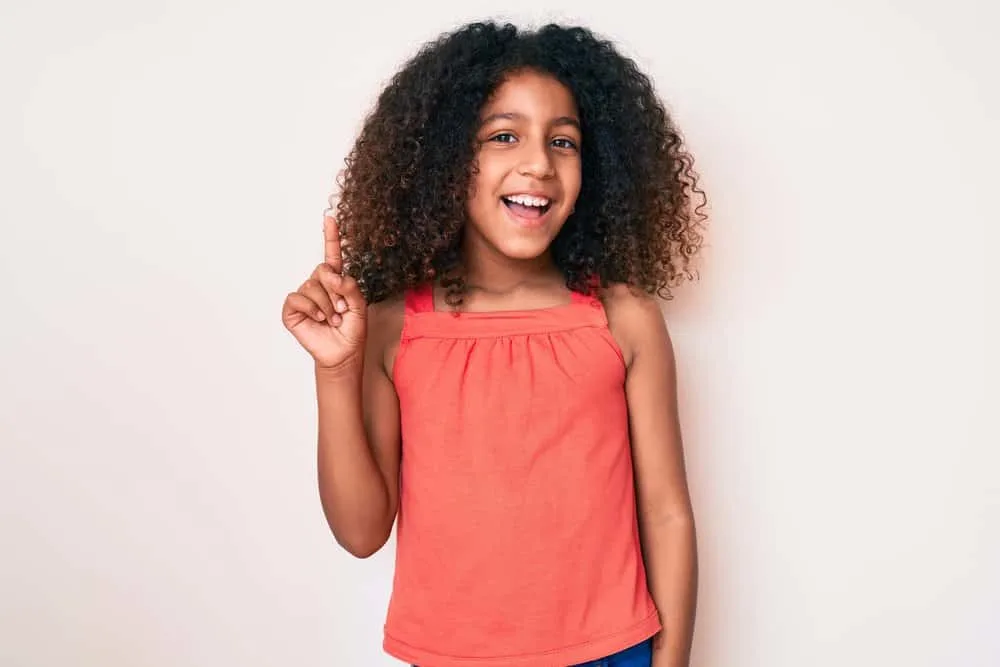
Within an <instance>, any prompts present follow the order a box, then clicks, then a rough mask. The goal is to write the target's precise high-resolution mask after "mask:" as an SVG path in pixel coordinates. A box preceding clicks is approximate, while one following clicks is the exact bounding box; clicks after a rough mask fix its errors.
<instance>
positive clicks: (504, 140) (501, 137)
mask: <svg viewBox="0 0 1000 667" xmlns="http://www.w3.org/2000/svg"><path fill="white" fill-rule="evenodd" d="M490 141H496V142H498V143H501V144H509V143H511V142H513V141H514V135H513V134H511V133H510V132H501V133H500V134H496V135H494V136H492V137H490Z"/></svg>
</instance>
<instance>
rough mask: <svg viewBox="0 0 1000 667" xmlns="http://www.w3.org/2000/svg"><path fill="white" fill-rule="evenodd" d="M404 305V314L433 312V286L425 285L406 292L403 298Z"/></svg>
mask: <svg viewBox="0 0 1000 667" xmlns="http://www.w3.org/2000/svg"><path fill="white" fill-rule="evenodd" d="M403 299H404V301H405V303H406V314H407V315H413V314H416V313H429V312H431V311H433V310H434V285H433V283H425V284H423V285H420V286H419V287H414V288H411V289H408V290H406V294H405V296H404V297H403Z"/></svg>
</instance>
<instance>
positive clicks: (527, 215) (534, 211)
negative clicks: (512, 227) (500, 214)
mask: <svg viewBox="0 0 1000 667" xmlns="http://www.w3.org/2000/svg"><path fill="white" fill-rule="evenodd" d="M501 201H502V202H503V205H504V208H505V209H506V210H507V215H508V216H509V217H510V218H511V220H513V222H514V223H515V224H517V225H518V226H520V227H540V226H542V225H543V224H545V221H546V220H547V219H548V215H547V214H548V213H549V211H551V210H552V201H551V200H550V201H549V203H548V204H545V205H544V206H526V205H524V204H518V203H516V202H512V201H510V200H509V199H507V198H506V197H501Z"/></svg>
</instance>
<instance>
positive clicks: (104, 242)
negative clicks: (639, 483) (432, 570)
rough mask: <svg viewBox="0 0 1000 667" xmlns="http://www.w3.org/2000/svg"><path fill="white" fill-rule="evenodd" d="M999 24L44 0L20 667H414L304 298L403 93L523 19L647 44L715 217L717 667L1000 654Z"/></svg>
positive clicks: (39, 36) (21, 78)
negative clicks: (330, 465)
mask: <svg viewBox="0 0 1000 667" xmlns="http://www.w3.org/2000/svg"><path fill="white" fill-rule="evenodd" d="M989 5H990V3H988V2H986V0H983V1H982V2H974V1H973V0H953V1H951V2H947V3H945V2H938V3H932V2H918V1H913V0H877V1H876V0H866V1H864V2H862V1H861V0H851V1H847V2H845V1H839V2H834V1H833V0H828V1H820V2H793V1H792V0H785V1H782V0H758V1H756V2H739V1H737V0H728V1H724V0H715V1H705V2H687V3H655V4H650V5H648V6H647V7H646V8H642V7H641V5H639V4H638V3H627V2H618V1H616V2H607V3H596V2H592V3H569V2H564V3H562V4H561V5H557V4H555V3H548V4H546V5H545V7H546V9H544V10H541V9H539V3H535V2H530V3H529V2H513V1H512V2H506V3H502V5H497V4H492V3H486V2H473V1H471V0H466V1H463V2H454V1H451V2H445V1H443V0H442V1H440V2H429V3H415V2H414V3H407V4H405V5H401V6H392V5H388V4H384V3H377V2H369V3H360V4H358V5H351V6H344V5H341V4H338V3H336V2H322V3H321V2H305V1H295V0H285V1H283V2H280V3H279V2H272V3H261V2H252V3H248V2H236V1H235V0H232V1H229V2H226V1H222V0H199V1H198V2H193V1H187V2H143V3H137V2H111V1H109V0H98V1H95V2H89V3H70V2H44V1H37V2H31V3H28V2H27V1H26V0H21V1H20V2H16V1H15V2H10V1H9V0H8V2H5V3H4V5H3V8H2V10H0V62H2V63H3V64H2V65H0V71H2V86H0V96H2V102H3V103H2V104H0V169H2V171H0V178H2V186H0V189H2V193H3V194H2V196H0V216H2V230H3V237H2V238H3V240H2V241H0V261H2V264H0V305H2V318H3V320H2V321H3V326H2V327H0V351H2V366H0V441H2V459H0V520H2V527H0V531H2V532H0V535H2V540H3V542H2V547H0V664H3V665H5V666H10V667H49V666H52V667H55V666H57V665H59V666H61V665H88V666H89V665H94V666H102V667H104V666H107V667H125V666H128V667H133V666H143V667H176V666H178V665H184V666H200V665H205V666H208V665H212V666H216V665H241V666H243V667H251V666H253V667H258V666H260V667H263V666H271V665H298V666H302V667H306V666H321V665H337V666H341V665H346V666H349V667H352V666H362V667H366V666H369V665H386V666H389V665H393V664H398V663H396V662H395V661H393V660H391V659H389V658H388V657H385V656H384V655H383V654H382V652H381V628H382V622H383V618H384V612H385V605H386V602H387V599H388V595H389V586H390V577H391V572H392V554H393V544H392V543H391V542H390V544H389V545H387V547H386V548H385V549H384V550H383V551H382V552H380V553H379V554H377V555H376V556H375V557H373V558H372V559H370V560H366V561H358V560H354V559H352V558H351V557H350V556H348V555H346V554H345V553H344V552H342V551H341V550H339V549H338V548H337V547H336V545H335V543H334V542H333V540H332V538H331V536H330V534H329V531H328V529H327V528H326V525H325V523H324V521H323V517H322V513H321V510H320V505H319V501H318V497H317V492H316V489H315V452H314V447H315V405H314V396H313V387H312V379H311V366H310V363H309V359H308V357H307V355H306V354H305V353H304V352H303V351H302V350H301V349H299V348H298V346H297V345H296V344H295V342H294V341H293V339H292V338H291V336H290V335H288V334H287V333H286V332H285V331H284V329H283V328H282V326H281V323H280V318H279V313H280V307H281V302H282V300H283V298H284V295H285V294H286V293H287V292H288V291H290V290H292V289H294V288H295V287H296V286H297V285H298V284H299V283H300V282H301V280H302V279H303V278H304V277H305V276H306V275H307V274H308V272H309V271H310V270H311V269H312V268H313V266H314V265H315V264H316V263H317V262H318V261H320V260H321V258H322V255H321V215H322V211H323V210H324V208H325V207H326V197H327V195H328V194H329V193H330V191H331V188H332V184H333V178H334V176H335V174H336V172H337V171H338V170H339V169H340V168H341V167H342V165H343V156H344V155H345V153H346V151H347V150H348V148H349V146H350V144H351V142H352V140H353V138H354V135H355V132H356V131H357V129H358V127H359V125H360V122H361V120H362V118H363V116H364V114H365V112H366V111H367V110H368V108H369V107H370V105H371V103H372V101H373V99H374V97H375V95H376V94H377V92H378V90H379V89H380V87H381V86H382V85H383V84H384V83H385V81H386V80H387V79H388V77H389V76H390V75H391V74H392V72H393V71H394V70H395V68H396V67H398V66H399V65H400V64H401V63H402V62H403V61H404V60H405V58H407V57H408V56H410V55H411V54H412V53H413V52H414V50H415V49H416V48H417V47H418V46H419V44H420V43H422V42H423V41H425V40H427V39H430V38H432V37H434V36H435V35H437V34H438V33H440V32H442V31H444V30H447V29H450V28H452V27H455V26H456V25H457V24H459V23H461V22H464V21H465V20H469V19H476V18H487V17H494V16H495V17H499V18H512V19H515V20H517V21H519V22H526V23H527V24H528V25H537V24H539V23H540V22H543V21H546V20H564V21H569V22H582V23H584V24H586V25H589V26H590V27H592V28H594V29H596V30H597V31H599V32H601V33H602V34H604V35H606V36H608V37H611V38H612V39H614V40H616V41H617V42H618V43H619V44H620V46H621V48H622V49H623V50H624V51H625V52H626V53H627V54H628V55H631V56H633V57H635V58H636V59H637V61H638V62H639V64H640V66H641V67H643V68H644V69H645V70H646V71H647V72H648V73H649V74H650V75H651V76H652V77H653V78H654V80H655V81H656V83H657V86H658V89H659V90H660V92H661V94H662V95H663V97H664V98H665V99H666V101H667V102H668V104H669V106H670V108H671V110H672V111H673V113H674V115H675V117H676V119H677V120H678V122H679V123H680V125H681V127H682V129H683V131H684V132H685V134H686V136H687V139H688V143H689V146H690V148H691V150H692V151H693V152H694V153H695V156H696V159H697V161H698V162H697V166H698V168H699V170H700V172H701V174H702V176H703V184H704V186H705V187H706V188H707V189H708V191H709V195H710V197H711V203H712V210H711V214H712V221H711V227H710V230H709V244H710V245H709V247H708V248H707V249H706V253H705V257H704V260H703V263H702V270H701V280H700V281H699V282H698V283H695V284H693V285H689V286H687V287H685V288H683V289H682V290H680V291H679V292H678V296H677V299H676V300H675V301H673V302H671V303H670V304H669V305H667V306H666V308H665V313H666V316H667V318H668V322H669V326H670V329H671V331H672V333H673V336H674V341H675V346H676V352H677V355H678V358H679V364H680V382H681V390H682V394H683V400H682V405H681V408H682V420H683V426H684V431H685V440H686V446H687V452H688V466H689V474H690V478H691V485H692V491H693V494H694V501H695V507H696V512H697V519H698V528H699V546H700V551H701V592H700V601H699V612H698V622H697V637H696V646H695V656H694V661H693V665H692V667H802V666H803V665H808V666H810V667H825V666H830V667H833V666H840V665H864V666H872V667H875V666H878V667H882V666H884V665H907V666H908V667H923V666H932V665H933V666H940V667H944V666H948V667H951V666H953V665H962V666H963V667H987V666H993V667H995V666H996V665H998V664H1000V639H998V635H997V630H998V628H1000V484H998V481H997V480H998V473H1000V455H998V453H997V450H998V445H1000V437H998V433H997V394H996V389H997V385H996V377H997V373H998V371H1000V368H998V364H997V361H998V357H997V354H996V352H995V346H996V344H997V341H998V340H1000V335H998V327H997V311H996V304H997V302H998V301H1000V299H998V298H997V294H996V291H995V288H996V286H997V282H998V276H997V273H996V269H995V268H994V267H993V266H992V265H990V264H989V262H991V261H992V259H993V256H994V253H995V252H996V250H995V249H996V247H997V243H998V241H1000V239H998V237H997V234H996V231H995V227H996V225H997V223H998V218H1000V216H998V210H997V206H996V203H995V197H996V187H995V182H996V180H997V176H998V174H997V168H996V160H997V155H998V154H1000V153H998V143H997V132H996V130H997V127H996V121H997V114H998V111H1000V106H998V91H997V86H996V71H995V63H996V62H998V61H1000V53H998V48H997V46H996V40H995V36H996V31H997V16H996V10H995V9H994V8H992V7H990V6H989ZM654 6H655V9H654ZM990 292H992V294H991V295H990V296H988V294H990ZM595 492H596V493H599V492H600V490H599V489H597V490H595Z"/></svg>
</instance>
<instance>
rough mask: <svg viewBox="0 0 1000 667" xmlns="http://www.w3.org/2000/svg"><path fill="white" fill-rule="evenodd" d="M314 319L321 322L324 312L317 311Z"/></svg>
mask: <svg viewBox="0 0 1000 667" xmlns="http://www.w3.org/2000/svg"><path fill="white" fill-rule="evenodd" d="M316 319H317V320H319V321H320V322H322V321H323V320H325V319H326V313H324V312H323V311H322V310H321V311H319V312H318V313H316Z"/></svg>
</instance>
